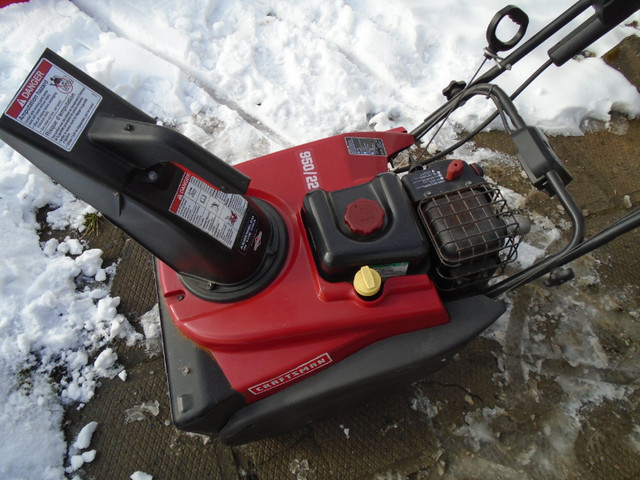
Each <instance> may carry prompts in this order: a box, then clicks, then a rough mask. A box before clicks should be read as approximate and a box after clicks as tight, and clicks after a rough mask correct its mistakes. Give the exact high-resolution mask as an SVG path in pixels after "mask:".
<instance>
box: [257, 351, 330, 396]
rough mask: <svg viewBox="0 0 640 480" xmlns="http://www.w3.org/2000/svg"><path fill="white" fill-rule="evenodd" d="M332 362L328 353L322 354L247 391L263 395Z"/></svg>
mask: <svg viewBox="0 0 640 480" xmlns="http://www.w3.org/2000/svg"><path fill="white" fill-rule="evenodd" d="M332 361H333V360H332V359H331V357H330V356H329V354H328V353H323V354H322V355H320V356H319V357H316V358H314V359H313V360H309V361H308V362H306V363H303V364H302V365H300V366H298V367H296V368H294V369H293V370H289V371H288V372H287V373H283V374H282V375H280V376H278V377H275V378H272V379H271V380H267V381H266V382H263V383H260V384H258V385H254V386H253V387H251V388H250V389H249V391H250V392H251V393H253V394H254V395H262V394H264V393H267V392H268V391H269V390H272V389H274V388H277V387H280V386H282V385H284V384H285V383H289V382H292V381H294V380H298V379H299V378H300V377H304V376H305V375H309V374H310V373H314V372H316V371H317V370H320V369H321V368H323V367H326V366H327V365H329V364H330V363H331V362H332Z"/></svg>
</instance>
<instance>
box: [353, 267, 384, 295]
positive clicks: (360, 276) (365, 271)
mask: <svg viewBox="0 0 640 480" xmlns="http://www.w3.org/2000/svg"><path fill="white" fill-rule="evenodd" d="M381 286H382V277H381V276H380V274H379V273H378V272H376V271H375V270H374V269H373V268H371V267H369V266H367V265H365V266H364V267H362V268H361V269H360V270H358V272H357V273H356V274H355V276H354V277H353V288H355V290H356V292H358V294H359V295H362V296H363V297H372V296H373V295H375V294H376V293H378V292H379V291H380V287H381Z"/></svg>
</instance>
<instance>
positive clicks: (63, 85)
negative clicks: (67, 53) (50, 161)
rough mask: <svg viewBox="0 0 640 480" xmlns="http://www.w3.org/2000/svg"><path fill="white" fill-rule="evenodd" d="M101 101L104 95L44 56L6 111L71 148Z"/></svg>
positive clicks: (21, 121) (23, 123)
mask: <svg viewBox="0 0 640 480" xmlns="http://www.w3.org/2000/svg"><path fill="white" fill-rule="evenodd" d="M101 101H102V96H100V95H98V94H97V93H96V92H94V91H93V90H91V89H90V88H89V87H87V86H85V85H84V84H82V83H80V81H78V80H77V79H75V78H73V77H72V76H70V75H69V74H68V73H66V72H65V71H63V70H62V69H60V68H58V67H57V66H55V65H54V64H52V63H51V62H50V61H48V60H46V59H44V58H43V59H42V60H40V63H38V65H37V66H36V68H35V70H34V71H33V72H32V73H31V75H30V76H29V78H27V80H26V82H25V83H24V85H23V86H22V88H21V89H20V91H19V92H18V94H17V95H16V96H15V98H14V99H13V101H12V102H11V103H10V104H9V107H8V108H7V110H6V111H5V114H6V115H7V116H8V117H10V118H13V119H14V120H15V121H16V122H18V123H20V124H21V125H23V126H24V127H26V128H28V129H29V130H31V131H32V132H34V133H37V134H38V135H40V136H42V137H44V138H46V139H47V140H49V141H50V142H53V143H54V144H56V145H57V146H59V147H60V148H63V149H64V150H66V151H67V152H69V151H71V149H72V148H73V146H74V145H75V144H76V142H77V140H78V137H80V134H81V133H82V132H83V131H84V129H85V127H86V126H87V123H89V120H90V119H91V116H92V115H93V113H94V112H95V111H96V108H97V107H98V105H99V104H100V102H101Z"/></svg>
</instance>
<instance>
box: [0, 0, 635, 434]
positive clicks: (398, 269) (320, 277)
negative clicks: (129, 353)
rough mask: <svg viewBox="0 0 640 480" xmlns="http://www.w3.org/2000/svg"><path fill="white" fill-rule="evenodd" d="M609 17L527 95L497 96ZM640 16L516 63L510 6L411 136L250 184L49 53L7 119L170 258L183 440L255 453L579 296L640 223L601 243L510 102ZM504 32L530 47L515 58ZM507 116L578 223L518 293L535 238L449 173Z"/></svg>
mask: <svg viewBox="0 0 640 480" xmlns="http://www.w3.org/2000/svg"><path fill="white" fill-rule="evenodd" d="M592 6H593V7H594V8H595V12H594V13H593V16H591V17H590V18H589V19H588V20H587V21H586V22H584V23H583V24H582V25H581V26H579V27H578V28H577V29H575V30H574V31H572V32H571V33H569V34H568V35H567V36H566V37H565V38H564V39H563V40H561V41H560V42H559V43H558V44H556V45H555V46H554V47H553V48H551V49H550V50H549V51H548V54H549V60H548V61H547V62H546V63H545V64H544V65H543V66H542V67H541V68H540V69H539V70H538V71H536V72H535V73H534V74H533V75H532V76H531V77H530V78H529V79H528V80H527V81H526V82H525V83H524V85H523V86H522V87H521V88H519V89H518V90H517V91H516V92H514V93H513V94H511V95H507V94H506V93H505V92H504V91H503V90H502V89H500V88H499V87H498V86H496V85H494V84H492V83H491V82H493V80H494V79H495V78H496V77H497V76H498V75H500V74H501V73H502V72H503V71H505V70H508V69H509V68H510V67H511V66H512V65H514V64H515V63H516V62H517V61H519V60H520V59H521V58H523V57H524V56H525V55H526V54H528V53H529V52H530V51H531V50H533V49H534V48H536V47H538V46H539V45H540V44H541V43H542V42H543V41H545V40H547V39H548V38H549V37H550V36H551V35H553V34H555V33H556V32H558V31H559V30H560V29H562V28H563V27H565V26H566V25H567V23H568V22H570V21H571V20H573V19H574V18H575V17H577V16H578V15H579V14H581V13H582V12H584V11H586V10H587V9H589V8H591V7H592ZM638 9H640V1H639V0H624V1H623V0H607V1H603V0H600V1H595V2H594V1H588V0H580V1H578V2H577V3H576V4H575V5H573V6H572V7H570V8H569V9H568V10H567V11H566V12H564V13H563V14H562V15H560V16H559V17H558V18H557V19H555V20H553V21H552V22H551V23H550V24H549V25H547V26H546V27H544V28H543V29H542V30H540V32H538V33H537V34H536V35H534V36H533V37H531V38H530V39H529V40H528V41H526V42H524V43H523V44H522V45H520V46H519V47H518V48H517V49H515V50H513V52H512V53H511V54H510V55H508V56H506V57H504V58H503V57H501V56H500V55H501V52H505V51H509V50H512V49H514V48H515V47H516V44H518V43H520V41H521V40H522V38H523V36H524V34H525V30H526V28H527V24H528V17H527V15H526V14H525V13H524V12H523V11H522V10H520V9H519V8H517V7H514V6H508V7H506V8H504V9H502V10H501V11H500V12H498V13H497V14H496V16H495V17H494V18H493V20H492V21H491V23H490V25H489V28H488V30H487V40H488V46H487V48H486V49H485V52H484V53H485V57H486V58H487V59H489V61H495V62H496V63H495V66H494V67H493V68H491V69H489V70H488V71H487V72H486V73H485V74H483V75H481V76H478V78H475V79H473V80H471V81H469V82H468V83H465V82H452V83H451V84H450V85H449V86H448V87H447V88H446V89H445V91H444V92H443V93H444V94H445V96H446V98H447V102H446V103H445V104H444V105H443V106H442V107H441V108H439V109H438V110H437V111H436V112H434V113H433V114H431V115H430V116H429V117H428V118H427V119H426V120H425V121H424V122H423V123H422V124H421V125H419V126H418V127H417V128H416V129H414V130H413V131H412V132H407V131H406V130H405V129H403V128H396V129H393V130H390V131H385V132H374V131H366V132H358V133H346V134H342V135H337V136H334V137H331V138H326V139H323V140H318V141H315V142H312V143H308V144H305V145H300V146H298V147H294V148H289V149H286V150H283V151H280V152H276V153H273V154H270V155H266V156H263V157H260V158H256V159H254V160H251V161H248V162H245V163H242V164H240V165H237V168H233V167H231V166H230V165H228V164H227V163H225V162H224V161H222V160H220V159H219V158H217V157H215V156H214V155H212V154H211V153H209V152H208V151H207V150H205V149H203V148H201V147H200V146H198V145H196V144H195V143H193V142H191V141H190V140H188V139H187V138H186V137H184V136H182V135H180V134H179V133H177V132H175V131H173V130H171V129H168V128H165V127H162V126H160V125H158V124H156V121H155V120H154V119H153V118H151V117H149V116H148V115H146V114H144V113H143V112H141V111H139V110H138V109H136V108H135V107H133V106H132V105H130V104H129V103H127V102H126V101H124V100H123V99H122V98H120V97H118V96H117V95H115V94H114V93H113V92H111V91H109V90H108V89H107V88H106V87H104V86H103V85H101V84H99V83H98V82H96V81H95V80H93V79H92V78H90V77H89V76H88V75H86V74H85V73H83V72H82V71H80V70H79V69H77V68H75V67H74V66H73V65H71V64H69V63H68V62H67V61H65V60H64V59H62V58H61V57H59V56H58V55H56V54H54V53H53V52H52V51H50V50H46V51H45V52H44V54H43V55H42V57H41V58H40V59H39V60H38V62H37V64H36V66H35V67H34V69H33V70H32V71H31V73H30V74H29V76H28V77H27V80H26V81H25V83H24V84H23V85H22V87H21V88H20V90H19V91H18V93H17V95H16V96H15V97H14V98H13V99H12V101H11V102H10V103H9V106H8V107H7V109H6V110H5V112H4V114H3V115H2V117H1V118H0V138H2V140H3V141H5V142H6V143H7V144H9V145H10V146H12V147H13V148H14V149H15V150H17V151H18V152H20V153H21V154H23V155H24V156H25V157H26V158H27V159H29V160H30V161H31V162H33V163H34V164H35V165H36V166H37V167H38V168H40V169H41V170H42V171H43V172H45V173H46V174H48V175H50V176H51V177H52V178H53V179H55V181H57V182H59V183H60V184H62V185H63V186H64V187H66V188H67V189H68V190H69V191H71V192H72V193H73V194H75V195H76V196H77V197H78V198H80V199H82V200H84V201H86V202H87V203H89V204H91V205H93V206H94V207H95V208H96V209H98V210H99V211H100V212H102V214H104V216H105V217H106V218H108V219H109V220H110V221H111V222H113V223H114V224H115V225H117V226H118V227H120V228H121V229H123V230H124V231H125V232H127V233H128V234H129V235H130V236H131V237H132V238H134V239H135V240H137V241H138V242H139V243H140V244H142V245H143V246H144V247H145V248H147V249H148V250H149V251H150V252H151V253H153V255H154V256H155V258H156V259H157V261H156V279H157V290H158V301H159V304H160V313H161V322H162V331H163V343H164V358H165V363H166V369H167V376H168V383H169V391H170V397H171V412H172V417H173V421H174V423H175V424H176V425H177V426H178V427H179V428H180V429H183V430H186V431H190V432H198V433H202V434H207V435H214V436H218V437H219V438H220V440H221V441H222V442H224V443H227V444H239V443H245V442H250V441H253V440H256V439H259V438H262V437H265V436H269V435H273V434H275V433H277V432H281V431H284V430H287V429H291V428H294V427H297V426H300V425H303V424H305V423H307V422H310V421H312V420H314V419H316V418H319V417H321V416H323V415H327V414H329V413H331V412H333V411H335V410H337V409H339V408H342V407H344V406H345V405H346V404H349V403H352V402H357V401H362V400H364V399H368V398H370V397H371V396H372V395H375V394H378V393H379V392H381V391H384V390H389V389H394V388H397V386H398V385H399V384H403V383H407V382H410V381H413V380H415V379H418V378H420V377H423V376H425V375H427V374H429V373H430V372H433V371H435V370H436V369H438V368H440V367H442V366H443V365H444V364H445V362H447V360H448V359H450V358H451V357H452V356H453V355H454V354H455V353H456V352H457V351H458V350H459V349H460V348H462V347H463V346H464V345H465V344H466V343H467V342H468V341H470V340H471V339H473V338H474V337H476V336H477V335H478V334H479V333H480V332H482V331H483V330H484V329H486V328H487V327H488V326H489V325H491V324H492V323H493V322H494V321H495V320H496V319H497V318H498V317H500V315H501V314H502V313H503V312H504V311H505V306H504V304H503V303H502V302H501V301H500V300H499V296H500V295H501V294H503V293H504V292H507V291H509V290H512V289H514V288H517V287H519V286H521V285H524V284H525V283H528V282H531V281H532V280H534V279H537V278H539V277H541V276H543V275H546V274H550V278H549V281H550V282H551V283H556V284H559V283H562V282H564V281H566V280H568V279H570V278H571V271H570V269H568V268H567V267H565V266H564V265H565V264H567V263H568V262H570V261H572V260H574V259H575V258H577V257H579V256H581V255H584V254H585V253H587V252H590V251H592V250H593V249H595V248H598V247H599V246H601V245H603V244H605V243H607V242H609V241H611V240H612V239H613V238H616V237H617V236H619V235H621V234H623V233H625V232H627V231H629V230H631V229H633V228H636V227H637V226H639V225H640V211H638V210H637V209H636V210H635V211H632V212H631V213H629V214H627V215H626V216H625V217H623V218H622V219H620V220H619V221H618V222H616V223H614V224H612V225H611V226H609V227H608V228H606V229H605V230H603V231H602V232H601V233H599V234H597V235H595V236H593V237H591V238H590V239H589V240H586V241H585V240H584V230H585V229H584V219H583V217H582V214H581V210H580V208H578V206H577V205H576V204H575V202H574V201H573V199H572V198H571V196H570V195H569V193H568V192H567V190H566V189H565V186H566V185H567V184H568V183H569V182H570V181H571V175H570V174H569V173H568V172H567V170H566V169H565V168H564V167H563V166H562V164H561V163H560V161H559V160H558V158H557V157H556V155H555V154H554V152H553V151H552V149H551V147H550V145H549V143H548V142H547V140H546V138H545V136H544V135H543V133H541V131H540V130H538V129H537V128H534V127H531V126H528V125H526V124H525V122H524V121H523V120H522V118H521V117H520V115H519V114H518V112H517V110H516V108H515V107H514V104H513V99H514V98H515V97H516V96H517V95H518V94H519V93H520V92H521V91H522V89H524V88H525V87H526V86H527V85H528V84H529V83H530V82H531V81H532V80H533V79H534V78H535V77H536V76H537V75H539V74H540V73H541V72H542V71H543V70H544V69H546V68H547V67H549V66H550V65H552V64H555V65H558V66H559V65H562V64H563V63H564V62H566V61H567V60H569V59H571V58H572V57H573V56H575V55H576V54H578V53H580V52H582V51H583V49H584V48H586V47H587V46H588V45H589V44H590V43H591V42H592V41H594V40H595V39H597V38H599V37H600V36H601V35H603V34H604V33H606V32H607V31H609V30H610V29H612V28H613V27H614V26H615V25H617V24H618V23H620V22H621V21H623V20H624V19H625V18H627V17H628V16H629V15H631V14H632V13H633V12H635V11H636V10H638ZM505 19H506V20H505ZM503 21H507V22H512V23H514V24H515V26H516V28H515V29H516V30H517V33H516V34H515V35H514V36H513V38H511V39H507V40H506V41H505V40H501V39H500V38H499V37H498V36H497V35H496V31H497V29H498V26H499V25H500V24H502V23H503ZM512 27H513V26H512ZM478 95H480V96H483V97H486V98H488V99H491V100H492V101H493V102H494V103H495V105H496V107H497V111H496V114H495V115H494V116H493V117H492V118H490V119H488V120H487V121H486V122H485V123H484V124H483V125H481V126H480V127H479V128H478V129H476V130H475V131H473V132H471V133H470V134H469V135H467V136H466V137H465V138H463V139H461V140H460V141H459V142H458V143H456V144H455V145H452V146H451V147H450V148H447V149H446V150H443V151H441V152H439V153H437V154H435V155H430V154H428V153H422V154H418V153H417V152H419V151H420V150H419V149H417V148H416V147H415V146H416V144H417V143H419V141H420V140H421V139H422V138H423V137H424V136H425V135H426V133H427V132H430V131H433V130H436V131H437V129H438V127H439V126H440V125H441V124H442V122H444V121H445V120H446V119H447V118H448V116H449V115H450V114H451V112H452V111H454V110H455V109H457V108H459V107H461V106H462V105H463V104H464V103H465V102H466V101H467V100H468V99H470V98H471V97H474V96H478ZM498 115H499V116H500V117H501V118H502V120H503V122H504V124H505V128H506V130H507V132H509V134H510V136H511V138H512V140H513V142H514V143H515V145H516V146H517V148H518V151H519V160H520V162H521V164H522V167H523V169H524V171H525V172H526V174H527V176H528V178H529V179H530V180H531V182H532V183H533V185H535V187H537V188H538V189H540V190H541V191H544V192H546V193H547V194H549V195H551V196H553V197H555V198H557V199H558V201H559V202H560V203H561V204H562V206H563V207H564V210H565V211H566V213H567V215H568V217H569V218H570V220H571V223H572V225H573V230H572V232H573V233H572V237H571V239H570V241H569V243H568V244H567V245H566V247H564V248H563V249H562V250H561V251H560V252H558V253H555V254H553V255H550V256H548V257H546V258H544V259H543V260H541V261H539V262H538V263H536V264H534V265H533V266H531V267H529V268H526V269H524V270H521V271H519V272H517V273H515V274H513V275H511V276H507V277H506V278H504V277H505V266H506V265H507V264H509V263H510V262H513V261H514V260H515V258H516V255H517V249H518V244H519V243H520V241H521V239H522V236H523V235H524V234H525V231H526V228H525V226H524V222H523V221H522V220H521V218H520V217H519V216H518V215H516V214H515V213H514V212H513V211H512V209H511V208H510V207H509V205H508V204H507V202H506V200H505V199H504V198H503V196H502V195H501V193H500V190H499V189H498V188H497V187H496V186H495V185H493V184H491V183H489V182H488V181H486V180H485V179H484V178H483V173H482V170H481V169H480V168H479V167H478V166H477V165H473V164H467V163H465V162H463V161H461V160H455V159H454V160H451V159H449V158H446V157H447V156H448V155H449V154H450V153H451V152H453V150H455V149H456V148H457V147H459V146H460V145H462V144H463V143H464V142H466V141H468V140H470V139H471V138H473V136H474V135H475V134H476V133H478V132H479V131H480V130H481V129H483V128H484V127H485V126H486V125H488V123H489V122H490V121H491V120H492V119H493V118H494V117H497V116H498ZM405 151H406V152H408V153H409V155H405V157H408V158H409V161H408V162H406V165H405V164H401V163H400V162H398V154H399V153H400V152H405ZM414 152H416V153H415V154H414ZM422 152H424V150H422ZM420 155H422V157H420ZM424 157H426V158H424ZM279 171H286V172H288V175H286V176H282V175H279V174H277V173H276V172H279Z"/></svg>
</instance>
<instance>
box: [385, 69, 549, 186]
mask: <svg viewBox="0 0 640 480" xmlns="http://www.w3.org/2000/svg"><path fill="white" fill-rule="evenodd" d="M551 65H553V61H551V60H547V61H546V62H545V63H543V64H542V65H541V66H540V67H539V68H538V69H537V70H536V71H535V72H533V73H532V74H531V75H530V76H529V77H528V78H527V79H526V80H525V81H524V82H523V83H522V84H521V85H520V86H519V87H518V88H517V89H516V90H515V91H514V92H513V93H512V94H511V96H510V98H511V100H515V99H516V98H517V97H518V95H520V94H521V93H522V92H523V90H524V89H526V88H527V87H528V86H529V85H530V84H531V83H532V82H533V81H534V80H535V79H536V78H538V77H539V76H540V74H542V72H544V71H545V70H546V69H547V68H549V67H550V66H551ZM498 115H499V111H498V110H496V111H495V112H494V113H493V114H492V115H491V116H490V117H489V118H487V119H486V120H485V121H484V122H482V123H481V124H480V125H478V126H477V127H476V128H475V129H474V130H473V131H471V132H470V133H469V134H467V135H466V136H465V137H464V138H462V139H460V140H458V141H457V142H456V143H454V144H453V145H451V146H449V147H447V148H446V149H445V150H442V151H441V152H438V153H436V154H435V155H433V156H431V157H429V158H426V159H424V160H420V159H421V157H422V155H423V154H424V151H423V154H421V155H420V156H419V157H418V163H419V164H420V165H428V164H429V163H431V162H435V161H436V160H439V159H441V158H442V157H445V156H446V155H449V154H450V153H452V152H454V151H455V150H457V149H458V148H460V147H461V146H462V145H464V144H465V143H467V142H468V141H469V140H471V139H473V138H474V137H475V136H476V135H478V134H479V133H480V132H481V131H482V130H484V129H485V128H486V127H487V126H488V125H489V124H490V123H491V122H492V121H493V120H495V119H496V117H497V116H498ZM425 133H426V132H425ZM408 170H409V167H398V168H396V169H394V172H396V173H401V172H406V171H408Z"/></svg>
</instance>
